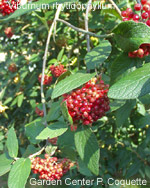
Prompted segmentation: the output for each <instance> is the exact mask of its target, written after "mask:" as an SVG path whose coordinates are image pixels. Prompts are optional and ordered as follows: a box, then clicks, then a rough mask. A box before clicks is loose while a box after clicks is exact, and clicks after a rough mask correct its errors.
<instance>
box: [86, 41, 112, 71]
mask: <svg viewBox="0 0 150 188" xmlns="http://www.w3.org/2000/svg"><path fill="white" fill-rule="evenodd" d="M110 53H111V44H110V42H109V41H108V40H103V41H100V44H99V45H98V46H97V47H95V48H94V49H92V50H91V51H90V52H89V53H87V55H86V56H85V62H86V66H87V68H88V69H95V68H97V67H98V66H100V65H101V64H102V63H103V62H104V61H105V60H106V59H107V58H108V56H109V55H110Z"/></svg>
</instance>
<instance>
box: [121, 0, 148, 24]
mask: <svg viewBox="0 0 150 188" xmlns="http://www.w3.org/2000/svg"><path fill="white" fill-rule="evenodd" d="M141 4H142V5H141ZM141 4H135V5H134V10H135V11H140V14H135V13H134V12H133V10H132V9H131V8H127V9H126V10H125V11H122V12H121V15H122V17H123V21H129V20H133V21H135V22H138V21H140V22H144V23H146V24H147V25H148V26H150V1H147V0H141ZM140 16H141V18H140Z"/></svg>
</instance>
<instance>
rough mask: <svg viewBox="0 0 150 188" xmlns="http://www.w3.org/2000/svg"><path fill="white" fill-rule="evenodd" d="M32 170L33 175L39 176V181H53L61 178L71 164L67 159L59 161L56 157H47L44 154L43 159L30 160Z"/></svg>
mask: <svg viewBox="0 0 150 188" xmlns="http://www.w3.org/2000/svg"><path fill="white" fill-rule="evenodd" d="M31 162H32V166H31V168H32V170H33V173H34V174H39V178H40V179H45V180H50V181H53V180H55V179H58V180H59V179H61V177H62V176H63V175H64V174H65V173H66V172H68V170H69V169H70V167H71V166H72V163H71V161H70V160H69V159H66V158H64V159H60V160H58V158H57V157H49V155H48V154H45V159H41V158H40V157H36V158H32V159H31Z"/></svg>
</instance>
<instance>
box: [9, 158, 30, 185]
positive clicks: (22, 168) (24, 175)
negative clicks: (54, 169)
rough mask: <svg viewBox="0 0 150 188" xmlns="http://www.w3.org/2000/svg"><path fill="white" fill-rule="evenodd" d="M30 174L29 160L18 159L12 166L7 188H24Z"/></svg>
mask: <svg viewBox="0 0 150 188" xmlns="http://www.w3.org/2000/svg"><path fill="white" fill-rule="evenodd" d="M30 172H31V161H30V159H29V158H27V159H24V158H21V159H18V160H17V161H16V162H15V164H14V165H13V166H12V169H11V171H10V173H9V177H8V187H9V188H25V184H26V182H27V179H28V177H29V175H30Z"/></svg>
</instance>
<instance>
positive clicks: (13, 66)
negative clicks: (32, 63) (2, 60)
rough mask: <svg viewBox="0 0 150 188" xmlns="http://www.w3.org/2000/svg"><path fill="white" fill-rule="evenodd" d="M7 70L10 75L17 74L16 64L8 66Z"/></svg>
mask: <svg viewBox="0 0 150 188" xmlns="http://www.w3.org/2000/svg"><path fill="white" fill-rule="evenodd" d="M8 70H9V71H10V72H12V73H15V72H17V66H16V64H15V63H12V64H10V65H9V67H8Z"/></svg>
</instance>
